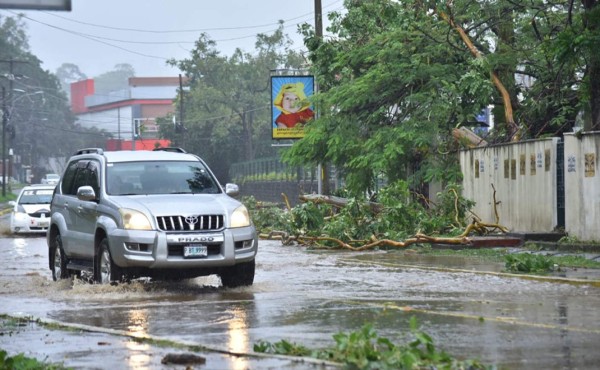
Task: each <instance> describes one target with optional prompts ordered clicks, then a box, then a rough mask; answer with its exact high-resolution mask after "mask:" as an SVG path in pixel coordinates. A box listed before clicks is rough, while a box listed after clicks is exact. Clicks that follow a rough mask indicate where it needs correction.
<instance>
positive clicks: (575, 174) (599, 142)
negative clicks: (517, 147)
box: [564, 132, 600, 241]
mask: <svg viewBox="0 0 600 370" xmlns="http://www.w3.org/2000/svg"><path fill="white" fill-rule="evenodd" d="M578 136H579V137H578ZM564 140H565V230H566V231H567V233H568V235H569V236H574V237H576V238H577V239H579V240H582V241H600V173H599V168H600V167H599V166H598V159H599V158H598V156H599V155H600V132H589V133H583V134H581V135H575V134H565V138H564ZM586 157H587V158H586Z"/></svg>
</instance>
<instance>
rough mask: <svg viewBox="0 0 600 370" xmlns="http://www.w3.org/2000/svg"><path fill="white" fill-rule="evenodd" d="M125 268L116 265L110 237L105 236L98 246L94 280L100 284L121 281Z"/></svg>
mask: <svg viewBox="0 0 600 370" xmlns="http://www.w3.org/2000/svg"><path fill="white" fill-rule="evenodd" d="M122 277H123V270H122V269H121V268H120V267H119V266H117V265H115V263H114V262H113V259H112V257H111V255H110V249H109V248H108V239H106V238H104V239H102V241H101V242H100V248H98V256H97V257H96V261H95V263H94V281H95V282H96V283H98V284H114V283H118V282H120V281H121V279H122Z"/></svg>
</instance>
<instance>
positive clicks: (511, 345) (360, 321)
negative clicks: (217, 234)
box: [0, 235, 600, 369]
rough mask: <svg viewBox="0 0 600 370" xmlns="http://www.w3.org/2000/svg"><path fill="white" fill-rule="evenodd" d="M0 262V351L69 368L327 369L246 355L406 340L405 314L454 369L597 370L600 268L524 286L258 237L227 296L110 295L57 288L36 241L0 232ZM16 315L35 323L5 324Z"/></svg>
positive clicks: (171, 291)
mask: <svg viewBox="0 0 600 370" xmlns="http://www.w3.org/2000/svg"><path fill="white" fill-rule="evenodd" d="M0 251H2V253H3V258H2V259H0V314H3V315H5V316H4V319H3V320H4V323H5V326H4V328H3V329H2V334H4V335H1V336H0V348H1V349H4V350H7V351H8V352H9V353H12V354H16V353H25V354H26V355H29V356H32V357H36V358H38V359H47V360H48V361H51V362H62V363H64V364H65V365H66V366H69V367H73V368H80V369H163V368H185V367H186V365H182V364H173V363H166V364H165V363H162V362H163V361H164V360H165V359H168V358H169V357H170V356H169V355H171V354H195V355H198V356H203V357H205V359H206V363H205V364H203V365H202V364H191V365H187V366H190V368H198V369H314V368H317V369H320V368H334V366H333V365H332V364H324V363H322V362H319V361H312V360H300V359H297V358H290V357H285V356H262V355H260V354H257V353H254V351H253V344H254V343H256V342H257V341H259V340H266V341H270V342H275V341H278V340H281V339H286V340H288V341H291V342H294V343H301V344H303V345H305V346H307V347H309V348H324V347H329V346H331V345H332V344H333V340H332V335H333V334H335V333H337V332H340V331H343V332H348V331H354V330H358V329H360V327H361V326H362V325H364V324H365V323H372V324H374V327H375V329H376V330H377V331H378V333H379V334H380V335H381V336H384V337H386V338H389V339H391V340H392V341H394V342H402V341H406V339H407V338H409V337H410V334H409V330H408V321H409V318H410V317H413V316H414V317H416V318H417V319H418V321H419V322H420V323H421V325H422V330H423V331H424V332H426V333H428V334H429V335H431V336H432V338H433V339H434V341H435V343H436V345H437V346H438V347H439V348H440V349H443V350H445V351H447V352H449V353H450V354H453V355H455V356H457V357H459V358H478V359H480V360H481V361H482V362H484V363H487V364H494V365H497V366H498V367H500V368H505V369H531V368H544V369H588V368H590V369H592V368H595V367H596V366H597V364H598V363H600V354H599V353H597V351H596V346H597V343H598V341H599V340H600V313H599V312H597V310H595V309H593V307H598V305H599V304H600V278H598V271H597V270H586V269H578V270H567V271H561V272H557V273H556V274H553V275H551V276H545V277H531V276H519V275H511V274H505V273H504V272H503V271H502V270H503V268H502V264H497V263H489V262H487V261H485V260H478V259H470V258H464V257H442V258H440V257H431V256H419V255H415V254H411V253H408V252H405V251H402V250H397V251H371V252H361V253H350V252H340V251H337V252H323V251H311V250H307V249H306V248H303V247H299V246H282V245H281V244H280V243H279V242H277V241H264V240H261V241H260V250H259V254H258V256H257V274H256V280H255V284H254V285H253V286H252V287H246V288H238V289H223V288H221V287H220V284H219V281H218V278H216V277H208V278H201V279H194V280H192V281H184V282H180V283H163V282H150V281H140V282H135V283H133V284H129V285H121V286H116V287H112V286H98V285H90V284H87V283H84V282H80V281H74V282H68V281H64V282H60V283H55V282H52V281H51V278H50V272H49V270H48V263H47V253H46V246H45V240H44V238H43V237H33V236H32V237H13V236H9V235H3V236H2V239H0ZM514 252H515V253H519V252H522V251H520V250H519V249H518V248H515V250H514ZM541 252H542V251H541ZM543 252H545V253H546V252H547V253H554V252H556V253H564V252H561V251H549V250H546V251H543ZM589 258H595V256H594V253H593V251H592V252H590V253H589ZM16 317H27V318H29V320H27V321H25V322H23V323H22V324H20V325H16V326H12V327H11V326H10V325H8V324H9V323H12V322H13V320H14V318H16ZM46 324H52V325H46ZM7 328H8V329H7Z"/></svg>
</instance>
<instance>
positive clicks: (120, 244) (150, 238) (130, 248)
mask: <svg viewBox="0 0 600 370" xmlns="http://www.w3.org/2000/svg"><path fill="white" fill-rule="evenodd" d="M108 239H109V240H108V242H109V246H110V251H111V256H112V258H113V261H114V262H115V264H117V265H118V266H120V267H135V268H148V269H196V268H213V267H214V268H216V267H224V266H232V265H235V264H237V263H242V262H247V261H251V260H253V259H254V257H255V256H256V252H257V250H258V237H257V235H256V231H255V229H254V227H243V228H235V229H224V230H222V231H219V232H185V233H183V232H170V233H166V232H163V231H156V230H153V231H141V230H135V231H132V230H123V229H115V230H113V231H112V232H111V233H110V235H109V236H108ZM186 245H202V246H206V247H207V250H208V253H207V255H206V256H205V257H195V258H186V257H184V256H183V252H182V251H183V247H184V246H186Z"/></svg>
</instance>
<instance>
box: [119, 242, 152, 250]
mask: <svg viewBox="0 0 600 370" xmlns="http://www.w3.org/2000/svg"><path fill="white" fill-rule="evenodd" d="M125 249H127V250H128V251H132V252H147V251H148V244H140V243H125Z"/></svg>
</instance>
